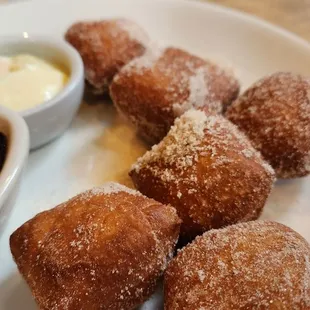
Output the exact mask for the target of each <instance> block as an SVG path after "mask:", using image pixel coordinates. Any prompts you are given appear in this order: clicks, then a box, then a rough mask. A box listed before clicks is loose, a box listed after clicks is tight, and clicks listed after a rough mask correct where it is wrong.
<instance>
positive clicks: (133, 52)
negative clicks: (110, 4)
mask: <svg viewBox="0 0 310 310" xmlns="http://www.w3.org/2000/svg"><path fill="white" fill-rule="evenodd" d="M65 38H66V40H67V41H68V42H69V43H70V44H72V45H73V46H74V47H75V48H76V49H77V51H78V52H79V53H80V55H81V57H82V59H83V62H84V66H85V78H86V81H87V85H88V86H90V87H91V88H90V89H91V90H92V91H93V92H94V93H97V94H101V93H104V92H106V91H107V90H108V86H109V84H110V82H111V80H112V78H113V76H114V75H115V73H117V72H118V70H119V69H120V68H121V67H122V66H124V65H125V64H127V63H128V62H129V61H130V60H132V59H133V58H134V57H137V56H140V55H142V54H143V53H144V51H145V48H146V45H147V44H148V36H147V34H146V33H145V32H144V30H143V29H142V28H140V27H139V26H138V25H137V24H136V23H134V22H132V21H130V20H127V19H110V20H102V21H94V22H78V23H76V24H73V25H72V26H71V27H70V28H69V29H68V31H67V32H66V34H65Z"/></svg>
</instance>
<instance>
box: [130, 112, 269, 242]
mask: <svg viewBox="0 0 310 310" xmlns="http://www.w3.org/2000/svg"><path fill="white" fill-rule="evenodd" d="M129 174H130V176H131V178H132V180H133V183H134V184H135V186H136V188H137V189H138V190H139V191H140V192H141V193H143V194H144V195H146V196H148V197H150V198H153V199H155V200H157V201H160V202H161V203H164V204H171V205H172V206H173V207H175V208H176V209H177V212H178V215H179V216H180V218H181V219H182V221H183V223H182V224H181V236H182V239H183V240H187V239H189V240H190V239H192V238H194V237H195V236H196V235H198V234H202V233H203V232H205V231H207V230H210V229H212V228H220V227H222V226H226V225H231V224H235V223H237V222H242V221H249V220H253V219H256V218H257V217H258V216H259V214H260V213H261V211H262V209H263V206H264V204H265V201H266V199H267V197H268V195H269V193H270V191H271V188H272V185H273V181H274V172H273V170H272V168H271V167H270V166H269V164H267V163H266V162H264V161H263V160H262V158H261V156H260V154H259V153H258V152H257V151H255V150H254V148H253V147H252V146H251V144H250V142H249V141H248V139H247V138H246V136H245V135H243V134H242V133H241V132H240V131H239V130H238V129H237V127H236V126H234V125H233V124H232V123H231V122H229V121H228V120H226V119H225V118H224V117H223V116H221V115H207V114H206V113H205V112H203V111H199V110H189V111H187V112H185V113H184V114H183V115H182V116H181V117H180V118H178V119H176V121H175V124H174V126H173V127H172V128H171V130H170V131H169V133H168V134H167V136H166V137H165V138H164V139H163V140H162V141H161V142H160V143H159V144H158V145H155V146H153V147H152V149H151V150H150V151H148V152H147V153H146V154H145V155H143V156H142V157H140V158H139V159H138V160H137V161H136V163H135V164H134V165H133V166H132V168H131V171H130V173H129Z"/></svg>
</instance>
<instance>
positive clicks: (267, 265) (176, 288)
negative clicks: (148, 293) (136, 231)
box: [164, 221, 310, 310]
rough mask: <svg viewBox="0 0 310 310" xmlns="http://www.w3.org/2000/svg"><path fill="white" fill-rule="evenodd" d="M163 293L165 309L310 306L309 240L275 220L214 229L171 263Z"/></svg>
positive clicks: (286, 309)
mask: <svg viewBox="0 0 310 310" xmlns="http://www.w3.org/2000/svg"><path fill="white" fill-rule="evenodd" d="M164 294H165V297H164V300H165V301H164V303H165V310H193V309H197V310H198V309H204V310H213V309H216V310H227V309H231V310H234V309H236V310H237V309H260V310H264V309H266V310H267V309H268V310H292V309H296V310H297V309H300V310H306V309H310V246H309V244H308V243H307V242H306V240H305V239H303V237H301V236H300V235H299V234H298V233H297V232H295V231H293V230H292V229H290V228H288V227H286V226H284V225H282V224H279V223H276V222H271V221H253V222H248V223H240V224H236V225H232V226H229V227H226V228H223V229H218V230H211V231H208V232H206V233H204V234H203V235H202V236H199V237H197V238H196V239H195V240H194V241H193V242H192V243H191V244H190V245H188V246H186V247H184V248H183V249H182V250H181V251H180V252H179V253H178V255H177V256H176V257H175V258H174V259H173V260H172V261H171V262H170V263H169V265H168V268H167V269H166V272H165V279H164Z"/></svg>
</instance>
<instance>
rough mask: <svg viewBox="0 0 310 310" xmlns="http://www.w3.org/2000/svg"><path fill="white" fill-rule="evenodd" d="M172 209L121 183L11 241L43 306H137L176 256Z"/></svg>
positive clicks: (32, 224) (34, 223)
mask: <svg viewBox="0 0 310 310" xmlns="http://www.w3.org/2000/svg"><path fill="white" fill-rule="evenodd" d="M179 223H180V220H179V219H178V217H177V215H176V212H175V210H174V209H173V208H172V207H168V206H164V205H162V204H160V203H158V202H156V201H154V200H152V199H148V198H146V197H144V196H142V195H141V194H140V193H138V192H136V191H134V190H130V189H128V188H126V187H125V186H121V185H119V184H116V183H108V184H106V185H104V186H103V187H100V188H94V189H92V190H89V191H87V192H85V193H82V194H80V195H77V196H76V197H74V198H72V199H71V200H69V201H68V202H65V203H63V204H61V205H59V206H57V207H56V208H54V209H52V210H49V211H45V212H42V213H40V214H38V215H37V216H36V217H34V218H33V219H31V220H30V221H28V222H26V223H25V224H24V225H22V226H21V227H20V228H18V229H17V230H16V231H15V232H14V233H13V234H12V236H11V238H10V246H11V251H12V254H13V256H14V259H15V261H16V263H17V266H18V268H19V271H20V272H21V274H22V275H23V276H24V278H25V280H26V281H27V283H28V285H29V286H30V288H31V290H32V294H33V296H34V298H35V300H36V302H37V303H38V305H39V307H40V309H46V310H53V309H55V310H56V309H67V310H76V309H83V310H88V309H91V310H94V309H112V310H119V309H124V310H127V309H134V308H135V307H136V306H137V305H139V304H140V303H141V302H143V301H144V300H145V299H147V298H148V297H149V296H150V295H151V294H152V293H153V290H154V288H155V285H156V282H157V280H158V278H159V277H160V275H161V274H162V272H163V270H164V269H165V267H166V264H167V260H168V259H169V258H170V257H171V256H172V253H173V249H174V245H175V243H176V240H177V238H178V233H179Z"/></svg>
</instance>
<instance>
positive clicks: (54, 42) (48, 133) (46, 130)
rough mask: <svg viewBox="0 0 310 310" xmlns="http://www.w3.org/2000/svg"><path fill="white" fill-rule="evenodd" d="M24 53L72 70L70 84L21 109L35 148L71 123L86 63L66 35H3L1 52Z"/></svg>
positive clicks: (68, 70) (1, 53)
mask: <svg viewBox="0 0 310 310" xmlns="http://www.w3.org/2000/svg"><path fill="white" fill-rule="evenodd" d="M22 53H23V54H25V53H27V54H31V55H34V56H37V57H40V58H43V59H45V60H47V61H50V62H52V63H54V64H58V65H59V66H61V67H62V68H64V69H65V70H66V71H67V72H68V74H69V80H68V83H67V85H66V86H65V87H64V89H63V90H62V91H61V92H60V93H59V94H58V95H56V96H55V97H54V98H52V99H51V100H48V101H46V102H44V103H42V104H40V105H38V106H36V107H34V108H31V109H28V110H24V111H22V112H20V114H21V116H23V118H24V119H25V121H26V123H27V125H28V128H29V133H30V148H31V149H34V148H37V147H40V146H42V145H44V144H46V143H48V142H50V141H52V140H53V139H55V138H57V137H58V136H59V135H61V134H62V133H63V132H64V131H65V130H66V129H67V128H68V127H69V125H70V124H71V121H72V119H73V118H74V116H75V114H76V112H77V110H78V108H79V106H80V103H81V101H82V96H83V91H84V67H83V62H82V59H81V57H80V55H79V53H78V52H77V51H76V50H75V49H74V48H73V47H72V46H71V45H69V44H68V43H67V42H66V41H65V40H64V39H55V38H47V37H41V36H32V35H31V34H28V33H27V34H26V33H23V34H21V35H17V36H13V37H12V36H11V37H1V38H0V55H2V56H10V55H17V54H22ZM0 101H1V98H0ZM0 104H1V102H0Z"/></svg>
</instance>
